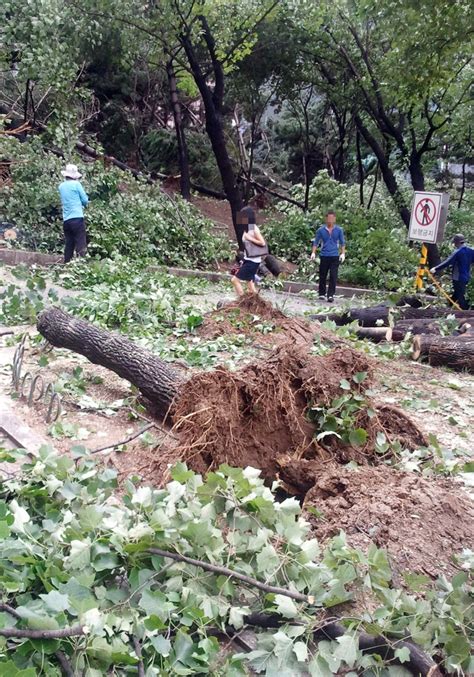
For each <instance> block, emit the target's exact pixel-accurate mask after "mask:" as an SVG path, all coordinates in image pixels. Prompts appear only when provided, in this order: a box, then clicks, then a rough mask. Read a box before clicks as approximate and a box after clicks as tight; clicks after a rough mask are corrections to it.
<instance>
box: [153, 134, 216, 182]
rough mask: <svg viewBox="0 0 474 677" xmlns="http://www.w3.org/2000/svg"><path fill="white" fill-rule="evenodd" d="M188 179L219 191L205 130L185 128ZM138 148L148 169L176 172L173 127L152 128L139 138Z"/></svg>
mask: <svg viewBox="0 0 474 677" xmlns="http://www.w3.org/2000/svg"><path fill="white" fill-rule="evenodd" d="M186 144H187V147H188V154H189V164H190V170H191V179H192V181H193V182H194V183H196V184H198V185H202V186H206V188H213V189H214V190H217V191H222V182H221V178H220V174H219V170H218V167H217V164H216V160H215V157H214V154H213V152H212V147H211V144H210V142H209V139H208V137H207V135H206V134H204V133H202V132H196V131H192V130H189V131H186ZM141 151H142V153H143V159H144V162H145V165H146V167H147V169H148V170H149V171H156V172H161V173H163V174H171V175H174V174H179V171H180V169H179V162H178V142H177V140H176V134H175V132H174V131H172V130H167V129H154V130H152V131H150V132H148V134H146V135H145V136H144V137H143V139H142V141H141Z"/></svg>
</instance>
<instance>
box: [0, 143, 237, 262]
mask: <svg viewBox="0 0 474 677" xmlns="http://www.w3.org/2000/svg"><path fill="white" fill-rule="evenodd" d="M0 143H1V146H0V148H1V149H2V154H4V155H6V156H7V157H10V158H11V159H12V160H13V164H12V183H11V185H7V186H6V187H5V189H4V190H3V191H2V199H1V203H0V212H1V213H2V214H3V218H5V219H8V220H10V221H12V222H14V223H16V225H17V226H18V228H19V230H20V232H21V239H20V244H22V245H23V246H27V247H29V248H32V249H38V250H42V251H50V252H58V251H61V249H62V247H63V234H62V214H61V209H60V200H59V195H58V185H59V183H60V182H61V180H62V177H61V175H60V168H61V167H62V165H63V162H62V161H61V160H60V159H59V158H57V157H55V156H54V155H52V154H51V153H46V152H44V150H43V147H42V145H41V142H40V141H39V140H38V139H33V140H31V141H29V142H28V143H24V144H19V143H18V142H17V141H15V140H14V139H10V140H5V139H3V140H2V137H0ZM82 171H83V173H84V177H83V179H82V182H83V185H84V187H85V189H86V191H87V192H88V193H89V195H90V198H91V201H90V204H89V206H88V207H87V210H86V224H87V231H88V237H89V253H90V254H92V255H97V256H100V257H107V256H112V255H113V254H115V253H119V254H122V255H124V256H127V257H129V258H131V259H137V260H145V259H150V260H153V261H154V262H155V263H159V264H167V265H180V266H183V267H187V266H188V267H189V266H194V267H202V266H205V265H209V264H210V263H213V262H214V261H215V260H216V259H220V260H222V258H225V257H226V256H227V255H228V253H229V249H228V243H227V242H226V241H225V240H223V239H222V238H220V237H217V236H215V235H214V234H213V233H212V226H211V224H210V222H208V221H206V219H204V218H203V217H202V215H201V214H200V212H199V211H198V210H197V209H195V208H194V207H193V206H192V205H190V204H189V203H188V202H186V201H184V200H182V199H181V198H180V197H178V196H176V197H171V196H167V195H166V194H165V193H163V192H162V191H161V190H160V188H159V186H158V185H148V184H147V183H146V182H144V181H138V180H135V179H130V178H129V177H127V175H126V174H124V173H123V172H121V171H120V170H118V169H115V168H108V169H107V170H104V168H103V166H102V165H101V163H99V162H94V163H91V164H89V165H86V166H85V167H84V168H82Z"/></svg>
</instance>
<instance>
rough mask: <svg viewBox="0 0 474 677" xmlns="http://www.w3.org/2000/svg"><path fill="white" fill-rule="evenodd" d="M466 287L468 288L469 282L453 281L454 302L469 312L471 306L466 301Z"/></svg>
mask: <svg viewBox="0 0 474 677" xmlns="http://www.w3.org/2000/svg"><path fill="white" fill-rule="evenodd" d="M466 287H467V282H460V281H459V280H453V301H456V303H457V304H458V305H459V306H460V307H461V308H462V309H463V310H468V308H469V304H468V302H467V301H466V297H465V293H466Z"/></svg>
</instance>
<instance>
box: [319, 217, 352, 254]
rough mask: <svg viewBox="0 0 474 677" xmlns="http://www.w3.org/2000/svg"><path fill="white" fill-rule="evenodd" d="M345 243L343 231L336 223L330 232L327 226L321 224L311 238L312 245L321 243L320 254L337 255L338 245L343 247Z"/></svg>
mask: <svg viewBox="0 0 474 677" xmlns="http://www.w3.org/2000/svg"><path fill="white" fill-rule="evenodd" d="M345 244H346V241H345V239H344V231H343V230H342V228H341V227H340V226H338V225H337V224H335V225H334V228H333V229H332V232H331V233H330V232H329V230H328V229H327V226H321V227H320V228H318V230H317V231H316V235H315V236H314V239H313V246H314V247H319V245H321V251H320V253H319V255H320V256H339V245H340V246H341V247H344V246H345Z"/></svg>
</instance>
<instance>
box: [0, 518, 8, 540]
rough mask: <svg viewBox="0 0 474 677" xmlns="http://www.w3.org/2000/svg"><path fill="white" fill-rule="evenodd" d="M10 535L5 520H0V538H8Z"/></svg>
mask: <svg viewBox="0 0 474 677" xmlns="http://www.w3.org/2000/svg"><path fill="white" fill-rule="evenodd" d="M9 536H10V527H9V526H8V524H7V523H6V522H5V521H2V522H0V539H4V538H8V537H9Z"/></svg>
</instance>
